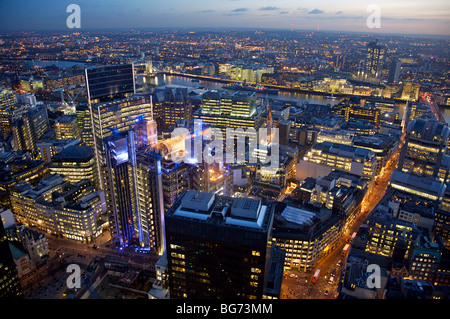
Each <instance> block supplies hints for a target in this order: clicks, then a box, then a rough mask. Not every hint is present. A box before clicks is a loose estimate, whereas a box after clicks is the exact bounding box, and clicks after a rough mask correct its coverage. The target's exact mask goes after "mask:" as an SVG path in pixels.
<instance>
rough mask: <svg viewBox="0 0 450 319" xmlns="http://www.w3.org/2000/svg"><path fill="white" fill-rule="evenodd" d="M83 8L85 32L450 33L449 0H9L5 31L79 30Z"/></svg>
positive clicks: (0, 22)
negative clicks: (74, 20) (370, 22)
mask: <svg viewBox="0 0 450 319" xmlns="http://www.w3.org/2000/svg"><path fill="white" fill-rule="evenodd" d="M71 3H73V4H77V5H79V6H80V8H81V29H80V31H83V30H86V31H88V30H92V29H111V28H159V27H162V28H170V27H176V28H179V27H182V28H195V27H202V28H211V27H225V28H228V27H246V28H256V29H262V28H274V29H291V28H294V29H295V30H301V29H304V30H317V29H319V30H336V31H357V32H375V33H407V34H414V33H415V34H441V35H450V1H448V0H427V1H425V0H396V1H391V0H378V1H377V0H375V1H374V0H360V1H355V0H354V1H349V0H345V1H332V0H316V1H292V0H270V1H267V0H189V1H186V0H165V1H154V0H129V1H122V0H108V1H106V0H104V1H98V0H97V1H96V0H69V1H66V0H61V1H55V0H53V1H50V0H7V1H1V2H0V31H3V32H6V31H33V30H35V31H41V30H56V31H64V30H68V31H74V30H73V29H68V28H67V26H66V19H67V17H68V16H69V15H70V13H67V12H66V8H67V6H68V5H69V4H71ZM370 4H376V5H378V6H379V7H380V9H381V28H380V29H369V28H368V27H367V25H366V20H367V17H368V16H369V15H370V12H367V7H368V6H369V5H370Z"/></svg>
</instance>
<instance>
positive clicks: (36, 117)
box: [12, 105, 49, 150]
mask: <svg viewBox="0 0 450 319" xmlns="http://www.w3.org/2000/svg"><path fill="white" fill-rule="evenodd" d="M48 127H49V122H48V115H47V108H46V107H45V106H44V105H38V106H36V107H31V108H30V109H28V110H27V112H26V113H25V114H23V115H22V116H21V117H19V118H17V119H15V120H14V121H13V123H12V131H13V137H14V139H13V144H14V148H15V149H16V150H34V149H36V143H37V141H39V139H41V137H42V136H43V135H44V134H45V133H46V132H47V131H48Z"/></svg>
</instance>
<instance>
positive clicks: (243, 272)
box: [165, 190, 284, 299]
mask: <svg viewBox="0 0 450 319" xmlns="http://www.w3.org/2000/svg"><path fill="white" fill-rule="evenodd" d="M273 211H274V206H273V205H272V204H271V203H266V202H263V201H262V200H260V199H258V200H256V199H250V198H231V197H226V196H219V195H215V194H214V193H207V192H198V191H193V190H189V191H187V192H185V193H184V194H183V195H182V197H180V198H179V199H178V200H177V202H176V203H175V204H174V205H173V206H172V207H171V209H169V211H168V212H167V213H166V215H165V218H166V225H165V226H166V240H167V244H166V246H167V261H168V271H169V286H170V297H171V298H174V299H205V298H216V299H230V298H238V299H241V298H243V299H252V298H263V296H264V295H266V293H267V290H266V289H267V288H270V286H271V285H270V284H268V280H270V279H269V277H270V276H269V269H270V268H271V267H270V266H269V264H270V260H271V258H270V257H269V256H271V254H272V253H273V252H274V251H275V247H271V245H270V242H271V232H272V224H273ZM271 248H273V249H271ZM283 263H284V257H283V260H282V261H281V264H280V265H282V264H283ZM280 269H282V267H281V268H280ZM279 276H280V278H281V276H282V271H281V272H279ZM272 288H273V287H272Z"/></svg>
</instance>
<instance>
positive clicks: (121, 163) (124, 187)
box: [103, 131, 142, 246]
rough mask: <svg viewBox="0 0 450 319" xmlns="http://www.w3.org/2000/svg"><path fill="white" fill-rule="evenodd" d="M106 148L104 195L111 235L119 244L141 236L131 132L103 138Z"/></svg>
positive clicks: (131, 242)
mask: <svg viewBox="0 0 450 319" xmlns="http://www.w3.org/2000/svg"><path fill="white" fill-rule="evenodd" d="M103 142H104V145H105V151H106V166H105V172H104V173H105V180H104V187H105V197H106V205H107V211H108V214H109V224H110V228H111V235H112V237H113V239H114V240H116V241H117V242H118V243H119V244H120V245H121V246H127V245H131V244H137V243H139V240H140V239H141V238H142V233H141V231H142V228H141V221H140V216H138V203H137V198H136V195H137V194H136V190H137V188H136V153H135V141H134V132H133V131H128V133H122V134H120V133H117V134H114V135H113V136H110V137H106V138H105V139H104V140H103Z"/></svg>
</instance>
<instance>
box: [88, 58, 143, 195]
mask: <svg viewBox="0 0 450 319" xmlns="http://www.w3.org/2000/svg"><path fill="white" fill-rule="evenodd" d="M133 72H134V71H133V65H132V64H126V65H118V66H117V65H116V66H114V65H113V66H102V67H98V68H89V69H86V71H85V73H86V87H87V90H88V104H89V107H90V110H91V123H92V132H93V137H94V149H95V154H96V162H97V166H98V172H99V181H100V187H101V188H102V189H103V187H104V185H103V184H104V179H105V167H106V158H105V154H106V150H105V148H104V143H103V140H104V138H106V137H110V136H112V135H113V133H112V132H113V131H117V132H127V131H128V130H130V129H132V128H134V126H135V124H136V119H138V118H140V117H142V116H143V117H144V118H145V119H150V118H151V100H150V96H137V95H134V93H135V90H134V75H133Z"/></svg>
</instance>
